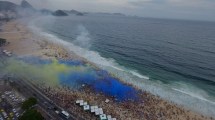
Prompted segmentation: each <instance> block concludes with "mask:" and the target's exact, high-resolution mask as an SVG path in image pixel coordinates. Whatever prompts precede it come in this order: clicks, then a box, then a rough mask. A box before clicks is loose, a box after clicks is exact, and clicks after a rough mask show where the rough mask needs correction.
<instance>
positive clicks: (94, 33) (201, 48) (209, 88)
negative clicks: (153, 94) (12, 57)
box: [38, 16, 215, 102]
mask: <svg viewBox="0 0 215 120" xmlns="http://www.w3.org/2000/svg"><path fill="white" fill-rule="evenodd" d="M39 22H40V24H38V26H40V27H41V28H43V29H44V30H45V31H46V32H48V33H51V34H54V35H56V36H58V37H59V38H61V39H63V40H66V41H68V42H72V43H73V44H75V45H78V46H80V47H82V48H85V49H89V50H93V51H96V52H98V53H100V55H101V56H102V57H104V58H112V59H114V60H115V61H116V63H118V64H119V65H121V66H124V67H125V68H127V69H130V70H134V71H136V72H138V73H140V74H141V75H144V76H148V77H149V78H150V79H149V80H150V81H155V82H156V81H159V82H161V83H162V84H165V85H169V86H170V85H172V84H173V83H183V84H187V86H186V87H188V88H189V86H190V85H191V86H192V87H195V88H196V89H198V90H200V91H204V94H205V95H202V94H201V93H200V94H198V95H202V96H203V97H204V98H205V99H210V101H213V102H215V64H214V62H215V22H203V21H185V20H166V19H151V18H135V17H116V16H106V17H105V16H82V17H80V16H71V17H63V18H54V19H53V18H52V19H50V18H45V19H44V18H43V19H40V20H39ZM178 85H181V84H178ZM176 86H177V84H176ZM181 90H183V89H181ZM186 90H187V89H186ZM185 92H187V91H185ZM188 92H189V91H188ZM190 92H193V91H190ZM194 93H195V90H194Z"/></svg>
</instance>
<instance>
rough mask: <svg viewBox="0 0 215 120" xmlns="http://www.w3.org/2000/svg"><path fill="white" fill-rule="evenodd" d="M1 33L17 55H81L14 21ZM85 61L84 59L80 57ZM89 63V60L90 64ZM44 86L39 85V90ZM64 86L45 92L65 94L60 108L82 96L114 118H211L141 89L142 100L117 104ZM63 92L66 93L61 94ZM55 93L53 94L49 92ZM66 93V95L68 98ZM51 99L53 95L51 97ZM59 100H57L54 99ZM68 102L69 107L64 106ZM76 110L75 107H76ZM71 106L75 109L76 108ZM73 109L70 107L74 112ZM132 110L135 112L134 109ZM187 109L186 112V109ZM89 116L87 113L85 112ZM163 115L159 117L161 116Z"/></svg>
mask: <svg viewBox="0 0 215 120" xmlns="http://www.w3.org/2000/svg"><path fill="white" fill-rule="evenodd" d="M2 30H3V31H2V32H0V36H1V37H2V38H5V39H7V40H8V41H7V42H10V44H9V45H7V46H5V47H3V49H7V50H9V51H11V52H12V53H13V54H15V55H18V56H29V55H31V56H37V57H41V58H44V59H54V58H57V59H66V60H69V59H78V60H83V59H82V58H81V57H79V56H77V55H75V54H71V53H70V52H68V51H67V50H66V49H65V48H63V46H61V45H56V44H54V43H51V42H48V40H45V39H44V38H41V37H39V40H38V38H37V37H36V38H35V36H34V34H33V33H32V32H30V31H29V29H28V28H27V27H26V26H25V25H22V24H20V23H18V22H17V21H12V22H9V23H6V24H4V25H3V26H2ZM83 61H85V62H86V63H88V62H87V60H83ZM90 64H91V63H90ZM46 89H47V88H43V91H44V90H46ZM68 91H69V90H68V89H67V88H60V89H56V88H51V90H49V91H44V92H46V95H47V96H49V97H51V96H50V95H51V94H52V93H56V94H57V95H60V96H67V99H68V100H67V104H65V103H63V104H62V103H60V104H61V105H62V106H64V107H70V106H72V108H73V107H74V108H77V106H75V105H74V104H73V103H71V100H72V101H75V99H84V100H87V101H89V103H93V104H98V105H100V106H102V107H103V108H104V110H106V111H105V112H106V113H108V114H114V115H113V117H116V118H118V119H124V120H125V119H129V118H130V119H139V118H145V119H149V118H150V119H153V120H156V119H166V120H171V119H172V120H176V119H179V120H184V119H192V118H193V119H200V120H213V118H212V119H211V118H210V117H205V116H202V115H201V114H199V113H195V112H192V111H190V110H185V109H184V107H181V106H179V105H176V104H174V103H171V102H167V101H166V100H163V99H161V98H159V97H157V96H155V95H152V94H150V93H148V92H145V94H144V95H141V98H143V99H144V103H132V102H127V103H117V102H114V100H113V99H111V98H108V97H107V96H104V95H102V94H95V93H93V92H92V91H90V90H88V89H87V88H86V89H84V90H83V91H81V92H77V91H72V92H71V91H69V93H70V94H69V95H68ZM65 94H66V95H65ZM53 96H55V95H53ZM68 96H69V97H68ZM53 98H55V97H53ZM105 98H108V99H110V102H109V103H108V104H106V103H104V101H105ZM56 102H59V100H56ZM67 105H70V106H67ZM77 109H78V108H77ZM77 109H75V110H77ZM75 110H70V111H73V112H75ZM134 110H136V111H134ZM188 111H189V112H188ZM86 116H89V115H86ZM162 116H163V118H162Z"/></svg>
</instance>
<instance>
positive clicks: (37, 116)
mask: <svg viewBox="0 0 215 120" xmlns="http://www.w3.org/2000/svg"><path fill="white" fill-rule="evenodd" d="M19 120H44V118H43V116H42V115H41V113H40V112H38V111H37V110H35V109H28V110H27V111H26V112H25V113H24V114H23V115H22V116H21V117H20V118H19Z"/></svg>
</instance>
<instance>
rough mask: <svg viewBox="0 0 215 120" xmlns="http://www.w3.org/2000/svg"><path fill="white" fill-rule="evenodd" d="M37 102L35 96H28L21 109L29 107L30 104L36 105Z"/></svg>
mask: <svg viewBox="0 0 215 120" xmlns="http://www.w3.org/2000/svg"><path fill="white" fill-rule="evenodd" d="M36 104H37V99H36V98H33V97H31V98H29V99H28V100H26V101H24V102H23V103H22V109H23V110H27V109H29V108H31V107H32V106H34V105H36Z"/></svg>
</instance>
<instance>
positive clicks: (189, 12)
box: [4, 0, 215, 21]
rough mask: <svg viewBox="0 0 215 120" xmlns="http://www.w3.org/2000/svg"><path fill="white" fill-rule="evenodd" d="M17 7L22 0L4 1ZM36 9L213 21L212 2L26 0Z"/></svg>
mask: <svg viewBox="0 0 215 120" xmlns="http://www.w3.org/2000/svg"><path fill="white" fill-rule="evenodd" d="M4 1H10V2H14V3H17V4H20V2H21V1H22V0H4ZM27 1H28V2H29V3H31V4H32V5H33V6H34V7H35V8H37V9H43V8H47V9H51V10H57V9H63V10H71V9H76V10H80V11H83V12H109V13H123V14H126V15H133V16H140V17H152V18H170V19H187V20H206V21H215V15H214V12H215V7H214V6H215V1H213V0H91V1H85V0H82V1H80V0H37V1H35V0H27Z"/></svg>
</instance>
